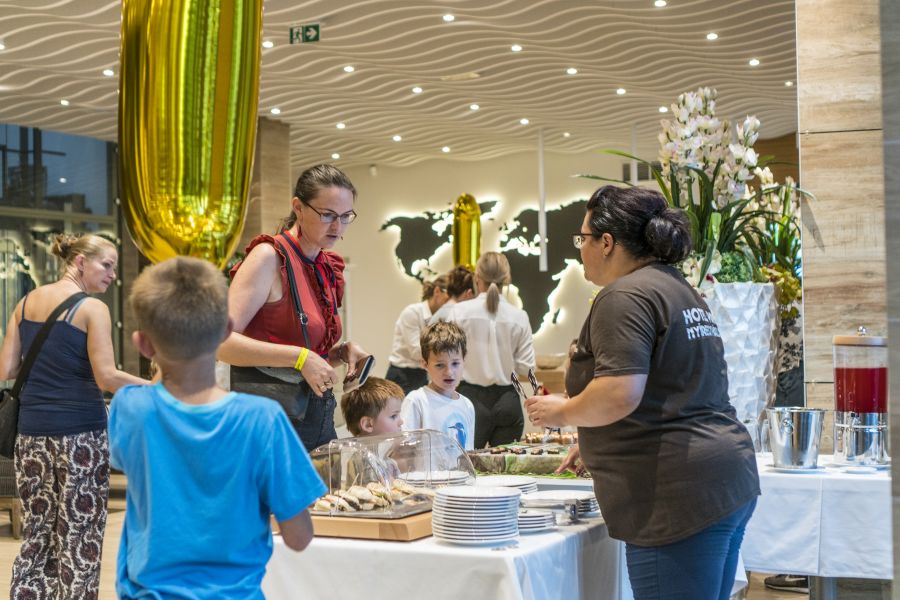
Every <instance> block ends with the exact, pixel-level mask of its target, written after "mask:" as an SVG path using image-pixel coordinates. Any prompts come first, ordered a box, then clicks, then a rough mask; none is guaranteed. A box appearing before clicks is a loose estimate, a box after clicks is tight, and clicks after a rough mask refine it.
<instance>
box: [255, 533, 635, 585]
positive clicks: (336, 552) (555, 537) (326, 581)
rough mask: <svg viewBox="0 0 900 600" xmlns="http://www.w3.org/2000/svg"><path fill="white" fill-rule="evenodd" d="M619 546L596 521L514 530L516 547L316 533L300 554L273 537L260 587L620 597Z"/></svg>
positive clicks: (431, 539)
mask: <svg viewBox="0 0 900 600" xmlns="http://www.w3.org/2000/svg"><path fill="white" fill-rule="evenodd" d="M619 553H620V543H619V542H616V541H615V540H612V539H611V538H610V537H609V535H608V534H607V530H606V525H604V524H603V520H602V519H599V518H595V519H587V520H585V521H584V524H580V525H568V526H562V527H559V528H557V529H556V530H555V531H553V532H549V533H540V534H531V535H521V536H519V540H518V543H517V545H516V547H512V548H498V549H493V548H490V547H487V548H485V547H477V546H455V545H451V544H447V543H444V542H439V541H437V540H435V539H434V538H432V537H427V538H424V539H421V540H417V541H415V542H380V541H369V540H350V539H341V538H326V537H316V538H315V539H314V540H313V542H312V543H311V544H310V545H309V547H308V548H307V549H306V550H304V551H303V552H302V553H296V552H293V551H291V550H290V549H288V548H287V547H286V546H285V545H284V543H283V541H282V540H281V538H280V537H278V536H276V537H275V547H274V551H273V553H272V558H271V559H270V560H269V564H268V566H267V571H266V577H265V579H263V586H262V587H263V592H264V593H265V595H266V597H267V598H273V599H279V600H281V599H298V600H299V599H304V600H313V599H322V600H333V599H334V598H365V599H366V600H382V599H384V600H397V598H425V597H427V598H428V599H429V600H442V599H445V598H446V599H447V600H458V599H459V598H467V597H478V598H491V599H497V600H507V599H508V600H542V599H545V598H559V599H561V600H567V599H573V600H575V599H585V600H587V599H592V600H593V599H597V598H608V599H610V600H618V599H619V593H620V591H619V585H620V580H619V573H620V568H619V566H620V561H619Z"/></svg>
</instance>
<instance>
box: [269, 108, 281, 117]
mask: <svg viewBox="0 0 900 600" xmlns="http://www.w3.org/2000/svg"><path fill="white" fill-rule="evenodd" d="M269 112H270V113H272V114H273V115H280V114H281V109H280V108H278V107H277V106H276V107H274V108H273V109H272V110H270V111H269Z"/></svg>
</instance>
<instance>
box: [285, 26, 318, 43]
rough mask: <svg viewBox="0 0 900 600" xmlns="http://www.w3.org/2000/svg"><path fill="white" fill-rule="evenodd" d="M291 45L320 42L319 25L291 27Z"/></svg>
mask: <svg viewBox="0 0 900 600" xmlns="http://www.w3.org/2000/svg"><path fill="white" fill-rule="evenodd" d="M290 35H291V37H290V42H291V44H305V43H312V42H318V41H319V24H318V23H308V24H306V25H294V26H293V27H291V34H290Z"/></svg>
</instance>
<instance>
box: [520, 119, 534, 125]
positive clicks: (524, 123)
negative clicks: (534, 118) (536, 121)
mask: <svg viewBox="0 0 900 600" xmlns="http://www.w3.org/2000/svg"><path fill="white" fill-rule="evenodd" d="M529 123H531V121H529V120H528V119H519V124H520V125H528V124H529Z"/></svg>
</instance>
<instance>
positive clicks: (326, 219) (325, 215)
mask: <svg viewBox="0 0 900 600" xmlns="http://www.w3.org/2000/svg"><path fill="white" fill-rule="evenodd" d="M300 202H302V203H303V204H304V205H306V206H308V207H309V208H311V209H312V211H313V212H314V213H316V214H317V215H319V221H321V222H322V223H328V224H329V225H330V224H332V223H334V222H335V221H340V222H341V225H349V224H350V223H352V222H353V221H355V220H356V217H358V216H359V215H357V214H356V211H355V210H352V209H351V210H348V211H347V212H345V213H341V214H337V213H336V212H334V211H333V210H326V211H325V212H322V211H320V210H318V209H317V208H316V207H315V206H313V205H312V204H310V203H309V202H307V201H306V200H300Z"/></svg>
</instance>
